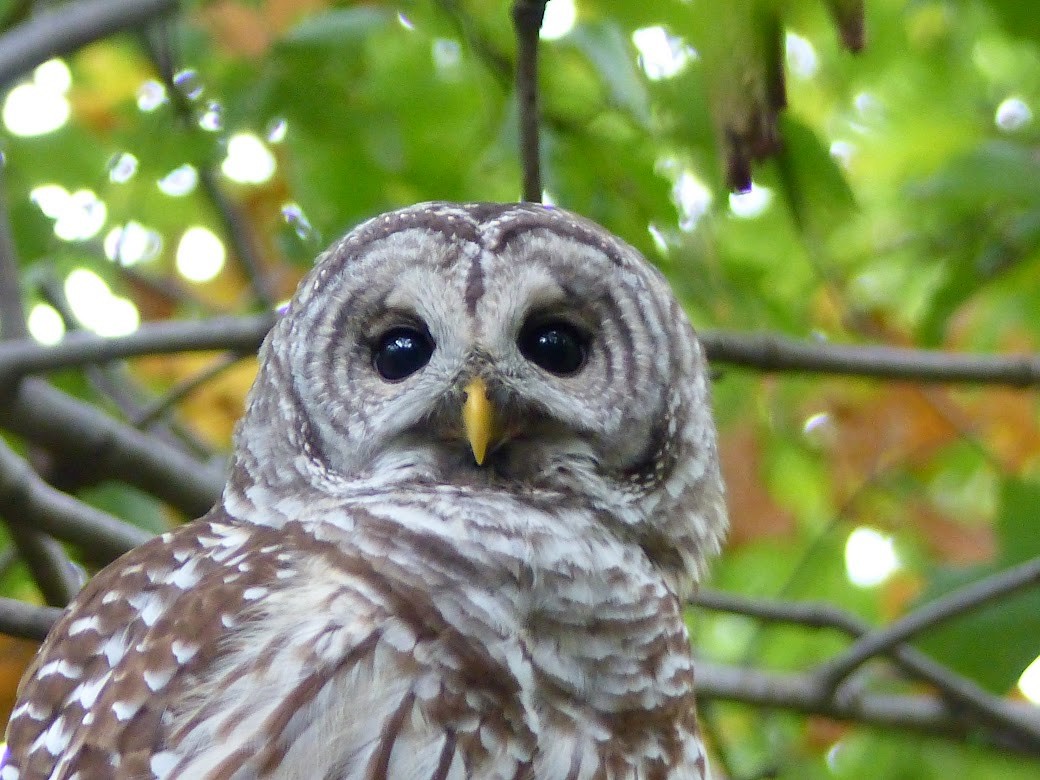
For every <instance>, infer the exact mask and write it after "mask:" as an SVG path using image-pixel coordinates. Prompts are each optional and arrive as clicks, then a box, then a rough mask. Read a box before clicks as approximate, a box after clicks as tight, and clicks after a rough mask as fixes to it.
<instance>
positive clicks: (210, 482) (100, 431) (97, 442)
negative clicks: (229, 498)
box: [0, 379, 224, 517]
mask: <svg viewBox="0 0 1040 780" xmlns="http://www.w3.org/2000/svg"><path fill="white" fill-rule="evenodd" d="M0 426H3V427H5V428H7V429H8V430H10V431H12V432H14V433H16V434H18V435H19V436H21V437H23V438H24V439H26V440H27V441H30V442H32V443H34V444H39V445H42V446H44V447H47V448H48V449H50V450H52V451H53V452H55V453H57V454H59V455H61V456H64V457H69V458H74V459H83V460H85V461H87V462H90V463H91V464H93V466H94V467H95V468H96V469H97V470H98V471H99V472H100V473H103V474H108V475H111V476H112V477H113V478H114V479H120V480H122V481H124V482H127V483H128V484H131V485H134V486H136V487H138V488H140V489H141V490H144V491H145V492H146V493H150V494H152V495H154V496H157V497H158V498H160V499H162V500H163V501H166V502H167V503H169V504H170V505H172V506H174V507H176V508H177V509H179V510H181V511H182V512H184V513H185V514H186V515H187V516H189V517H198V516H199V515H201V514H203V513H205V512H206V511H207V510H208V509H209V508H210V507H211V506H213V504H214V503H215V502H216V500H217V499H218V498H219V497H220V492H221V490H222V489H223V486H224V477H223V474H222V473H221V471H220V470H219V469H217V468H214V467H213V466H211V465H208V464H204V463H200V462H199V461H197V460H195V459H194V458H192V457H190V456H188V455H185V454H184V453H183V452H181V451H180V450H178V449H175V448H173V447H171V446H170V445H168V444H165V443H163V442H161V441H158V440H156V439H155V438H154V437H151V436H148V435H147V434H145V433H142V432H141V431H138V430H137V429H135V428H131V427H130V426H128V425H124V424H122V423H119V422H117V421H116V420H113V419H112V418H111V417H109V416H108V415H106V414H104V413H102V412H101V411H99V410H98V409H96V408H94V407H93V406H91V405H90V404H87V403H84V402H82V401H77V400H76V399H74V398H71V397H70V396H68V395H66V394H65V393H62V392H61V391H59V390H56V389H54V388H53V387H51V386H50V385H48V384H46V383H45V382H43V381H40V380H30V379H27V380H25V381H23V382H22V383H21V385H20V386H19V387H18V388H17V390H15V391H13V392H11V393H10V394H9V395H6V396H4V397H3V398H2V399H0Z"/></svg>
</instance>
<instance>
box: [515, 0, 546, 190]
mask: <svg viewBox="0 0 1040 780" xmlns="http://www.w3.org/2000/svg"><path fill="white" fill-rule="evenodd" d="M546 2H547V0H515V2H514V3H513V27H514V28H515V29H516V105H517V111H518V113H519V125H520V165H521V166H522V168H523V175H524V181H523V195H522V198H523V200H526V201H531V202H533V203H538V202H540V201H541V199H542V172H541V163H540V162H539V158H538V131H539V123H540V121H541V117H540V114H539V108H538V31H539V30H541V28H542V18H543V17H544V16H545V4H546Z"/></svg>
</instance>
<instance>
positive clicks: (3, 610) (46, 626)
mask: <svg viewBox="0 0 1040 780" xmlns="http://www.w3.org/2000/svg"><path fill="white" fill-rule="evenodd" d="M61 613H62V610H60V609H58V608H57V607H37V606H35V605H33V604H26V603H25V602H24V601H18V600H17V599H8V598H3V597H0V634H6V635H7V636H16V637H19V638H21V639H35V640H36V641H38V642H42V641H43V640H44V638H45V637H46V636H47V632H48V631H50V630H51V627H52V626H53V625H54V624H55V623H56V622H57V621H58V618H59V617H61Z"/></svg>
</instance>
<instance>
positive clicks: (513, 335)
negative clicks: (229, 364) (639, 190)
mask: <svg viewBox="0 0 1040 780" xmlns="http://www.w3.org/2000/svg"><path fill="white" fill-rule="evenodd" d="M725 525H726V519H725V511H724V508H723V488H722V483H721V479H720V476H719V470H718V461H717V453H716V440H715V431H714V425H713V422H712V419H711V414H710V409H709V397H708V380H707V376H706V372H705V365H704V359H703V357H702V351H701V348H700V346H699V345H698V342H697V340H696V338H695V336H694V333H693V330H692V329H691V327H690V325H689V323H688V322H687V320H686V318H685V316H684V314H683V312H682V310H681V308H680V306H679V304H678V303H677V302H676V300H675V298H674V297H673V296H672V295H671V294H670V292H669V290H668V287H667V285H666V283H665V281H664V280H663V278H662V277H661V276H660V274H659V273H658V272H657V271H655V270H654V269H653V268H651V267H650V266H649V265H648V264H647V263H646V262H645V261H644V260H643V259H642V258H641V257H640V256H639V254H638V253H637V252H636V251H635V250H634V249H632V248H631V247H629V246H627V245H626V244H624V243H623V242H622V241H620V240H619V239H617V238H615V237H614V236H612V235H610V234H608V233H607V232H605V231H604V230H602V229H601V228H599V227H597V226H596V225H594V224H592V223H590V222H588V221H585V220H583V219H581V218H579V217H576V216H574V215H571V214H569V213H567V212H565V211H562V210H559V209H555V208H551V207H545V206H539V205H533V204H520V205H516V204H513V205H501V204H471V205H455V204H448V203H430V204H424V205H420V206H416V207H413V208H408V209H404V210H401V211H397V212H393V213H389V214H386V215H384V216H380V217H377V218H375V219H372V220H370V221H368V222H366V223H365V224H363V225H361V226H360V227H358V228H357V229H356V230H354V231H353V232H352V233H350V234H349V235H347V236H346V237H345V238H344V239H342V240H341V241H339V242H338V243H337V244H335V245H334V246H332V247H331V248H330V249H329V250H328V251H327V252H326V253H325V254H324V255H323V256H322V257H320V258H319V261H318V263H317V265H316V267H315V268H314V269H313V270H312V271H311V273H310V274H309V275H308V276H307V277H306V279H305V280H304V281H303V282H302V284H301V285H300V287H299V290H298V292H297V294H296V296H295V298H294V299H293V301H292V302H291V304H290V305H289V307H288V310H287V311H286V313H285V314H284V316H283V317H282V318H281V319H280V320H279V322H278V324H277V325H276V326H275V328H274V329H273V331H272V333H271V334H270V335H269V336H268V338H267V340H266V342H265V344H264V346H263V348H262V350H261V366H260V371H259V374H258V377H257V380H256V383H255V384H254V386H253V389H252V390H251V392H250V395H249V398H248V402H247V410H246V413H245V415H244V417H243V419H242V421H241V423H240V424H239V426H238V428H237V432H236V437H235V447H234V456H233V462H232V468H231V473H230V477H229V480H228V483H227V486H226V488H225V490H224V493H223V497H222V499H221V501H220V502H219V504H218V505H217V506H215V507H214V508H213V509H212V510H211V511H210V512H209V513H208V514H207V515H205V516H204V517H202V518H201V519H199V520H196V521H195V522H192V523H189V524H187V525H185V526H183V527H181V528H179V529H177V530H176V531H173V532H171V533H166V534H163V535H162V536H161V537H158V538H156V539H154V540H152V541H151V542H149V543H147V544H145V545H143V546H141V547H139V548H138V549H136V550H133V551H132V552H130V553H128V554H127V555H125V556H124V557H122V558H121V559H120V560H118V561H117V562H115V563H114V564H112V565H111V566H109V567H108V568H107V569H105V570H103V571H102V572H101V573H100V574H98V575H97V576H96V577H95V578H94V579H93V580H92V581H91V582H90V583H89V584H88V585H87V586H86V587H85V588H84V590H83V592H82V593H81V594H80V595H79V596H78V598H76V600H75V601H74V602H73V604H72V605H71V606H70V607H69V609H68V611H67V612H66V613H65V614H64V616H63V617H62V619H61V620H60V622H59V623H58V624H57V625H56V626H55V628H54V630H53V631H52V632H51V634H50V636H49V638H48V639H47V641H46V642H45V643H44V645H43V647H42V648H41V650H40V653H39V655H38V656H37V658H36V659H35V661H34V663H33V665H32V666H31V668H30V669H29V671H28V672H27V674H26V678H25V680H24V681H23V684H22V687H21V689H20V700H19V703H18V705H17V707H16V709H15V711H14V714H13V717H12V720H11V722H10V726H9V731H8V740H9V743H8V744H9V750H10V754H9V758H8V762H7V764H6V766H5V767H4V768H3V770H2V772H0V777H2V779H3V780H14V778H20V780H37V778H80V779H81V780H91V779H97V778H128V779H129V778H190V779H191V780H195V779H197V778H239V779H243V778H296V779H302V778H308V779H309V778H329V780H334V779H343V780H347V779H349V780H354V779H355V778H357V779H358V780H360V779H361V778H373V779H378V778H402V779H403V780H410V779H411V778H416V779H417V780H425V778H439V779H441V780H456V779H460V778H502V779H503V780H506V779H508V778H530V779H534V778H539V779H542V778H544V779H545V780H556V779H557V778H558V779H559V780H563V778H574V779H575V780H579V779H581V778H703V777H704V776H705V775H706V768H705V755H704V748H703V745H702V743H701V740H700V737H699V736H698V730H697V722H696V716H695V713H694V700H693V676H694V665H693V660H692V657H691V653H690V648H689V639H688V635H687V629H686V626H685V623H684V620H683V603H684V599H685V597H686V596H687V595H688V594H689V593H690V591H691V588H692V587H693V586H694V585H695V583H696V581H697V580H698V578H699V576H700V575H701V573H702V571H703V569H704V565H705V560H706V559H707V558H708V557H709V556H710V555H711V554H713V553H715V552H716V551H717V549H718V546H719V542H720V537H721V536H722V534H723V533H724V529H725Z"/></svg>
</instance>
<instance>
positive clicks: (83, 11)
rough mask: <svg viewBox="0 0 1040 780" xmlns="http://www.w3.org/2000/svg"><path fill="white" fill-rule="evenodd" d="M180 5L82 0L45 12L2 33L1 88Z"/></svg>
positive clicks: (173, 1)
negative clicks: (88, 45) (54, 61)
mask: <svg viewBox="0 0 1040 780" xmlns="http://www.w3.org/2000/svg"><path fill="white" fill-rule="evenodd" d="M176 7H177V0H80V2H75V3H62V4H61V6H60V7H58V8H53V9H48V10H45V11H41V12H40V13H38V14H35V15H34V16H32V17H30V18H29V19H27V20H26V21H24V22H22V23H21V24H19V25H18V26H17V27H14V28H13V29H11V30H9V31H8V32H6V33H4V34H3V35H0V87H2V86H5V85H7V84H10V83H11V82H12V81H14V80H15V79H17V78H19V77H21V76H22V75H23V74H25V73H27V72H28V71H30V70H32V69H33V68H35V67H36V66H37V65H39V64H40V63H42V62H46V61H47V60H49V59H51V58H52V57H60V56H62V55H64V54H69V53H71V52H74V51H76V50H77V49H79V48H81V47H83V46H85V45H87V44H88V43H93V42H94V41H96V40H100V39H101V38H105V37H107V36H109V35H112V34H113V33H117V32H122V31H124V30H131V29H133V28H135V27H140V26H141V25H142V24H146V23H147V22H149V21H151V20H153V19H155V18H156V17H158V16H161V15H162V14H164V13H167V12H169V11H172V10H173V9H175V8H176Z"/></svg>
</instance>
